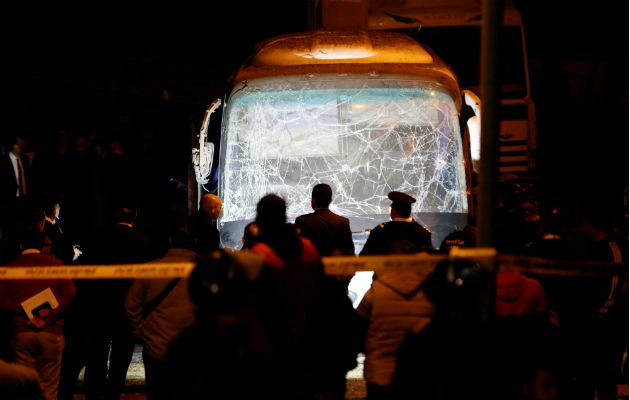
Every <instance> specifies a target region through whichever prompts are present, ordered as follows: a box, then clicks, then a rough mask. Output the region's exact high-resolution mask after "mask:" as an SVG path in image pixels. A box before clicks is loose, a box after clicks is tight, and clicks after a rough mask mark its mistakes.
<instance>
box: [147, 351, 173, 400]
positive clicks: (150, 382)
mask: <svg viewBox="0 0 630 400" xmlns="http://www.w3.org/2000/svg"><path fill="white" fill-rule="evenodd" d="M142 362H143V363H144V374H145V382H146V392H147V400H162V399H164V400H165V399H170V398H171V380H172V376H171V374H169V373H168V370H167V364H166V361H164V360H158V359H156V358H153V357H151V356H150V355H148V354H147V352H146V351H144V350H143V351H142Z"/></svg>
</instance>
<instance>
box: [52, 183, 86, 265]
mask: <svg viewBox="0 0 630 400" xmlns="http://www.w3.org/2000/svg"><path fill="white" fill-rule="evenodd" d="M60 202H61V200H60V199H59V197H58V196H57V195H55V194H52V193H49V194H48V195H46V196H45V197H44V200H43V209H44V213H45V214H46V222H45V223H44V234H45V235H46V236H48V238H49V239H50V240H51V242H52V254H53V255H54V256H55V257H57V258H58V259H60V260H61V261H63V263H64V264H66V265H70V264H72V263H73V262H74V261H76V260H77V258H78V257H79V256H80V255H81V251H80V250H79V249H78V248H77V247H75V246H74V245H73V244H72V242H71V241H70V240H69V239H68V238H67V237H66V235H65V233H64V231H63V229H61V226H60V224H59V217H60V213H61V204H60Z"/></svg>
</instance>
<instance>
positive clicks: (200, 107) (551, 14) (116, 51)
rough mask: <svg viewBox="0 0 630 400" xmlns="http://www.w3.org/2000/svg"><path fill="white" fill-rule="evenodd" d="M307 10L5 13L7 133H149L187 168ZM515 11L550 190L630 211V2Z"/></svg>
mask: <svg viewBox="0 0 630 400" xmlns="http://www.w3.org/2000/svg"><path fill="white" fill-rule="evenodd" d="M549 3H552V4H553V8H551V9H550V8H549ZM307 4H308V3H307V1H297V0H295V1H290V0H284V1H276V2H266V3H263V2H256V3H255V5H253V6H252V5H250V4H249V3H248V2H232V3H227V4H224V5H222V6H218V7H212V6H210V5H204V6H201V7H199V6H194V7H193V6H189V7H185V6H182V5H178V6H176V7H174V8H173V7H165V8H156V6H155V5H152V6H151V7H146V8H144V7H139V6H135V7H130V6H128V5H125V6H118V5H114V4H111V3H107V4H102V5H100V6H98V5H90V6H85V7H84V8H69V7H68V8H63V7H60V6H54V7H52V6H47V7H46V8H37V7H34V6H33V7H31V6H30V5H11V6H2V7H3V12H2V17H1V18H2V20H1V21H0V25H2V28H1V29H2V31H1V34H2V37H3V41H2V42H3V50H2V51H3V57H2V60H3V61H2V63H3V66H2V68H3V81H4V83H3V85H2V86H3V89H4V90H3V95H2V96H1V98H2V103H1V105H2V115H3V118H2V120H3V125H4V126H3V128H4V129H2V130H3V135H7V134H11V133H15V132H16V131H19V132H21V133H24V132H26V133H28V134H32V135H35V136H38V137H41V136H46V135H48V134H50V133H51V132H53V131H54V130H55V129H59V128H61V127H63V128H66V129H68V130H70V131H71V132H73V133H76V134H80V133H87V132H88V131H90V130H99V131H101V132H104V133H107V134H113V133H114V132H116V131H117V130H120V129H122V128H121V125H127V128H128V127H129V125H131V126H133V127H142V126H152V127H154V128H156V129H157V130H158V131H159V134H160V135H161V136H162V137H163V138H165V140H167V141H171V142H172V143H173V147H172V150H173V151H174V152H176V153H178V154H176V155H173V157H172V159H173V160H175V161H174V162H176V163H178V164H182V163H183V164H184V165H185V164H186V162H187V160H188V159H189V154H190V149H189V148H187V147H186V146H187V141H188V140H189V138H190V135H191V126H193V127H194V126H195V125H198V124H199V123H200V122H201V119H202V118H203V113H204V110H205V108H206V107H207V105H208V104H210V102H211V101H212V99H213V98H215V97H219V98H223V95H224V92H225V89H226V86H225V85H226V82H227V79H228V77H229V75H230V73H231V72H232V71H234V70H235V69H236V68H238V66H239V65H240V63H241V62H242V61H243V60H244V58H245V57H246V56H247V55H248V54H250V53H251V52H252V50H253V48H254V44H255V43H256V42H257V41H259V40H261V39H264V38H267V37H271V36H275V35H278V34H283V33H290V32H297V31H304V30H306V29H307V22H308V18H307ZM516 4H517V6H518V7H519V8H520V9H521V11H522V14H523V18H524V22H525V29H526V34H527V36H528V46H529V47H528V51H529V58H530V70H531V74H532V75H531V79H532V96H533V98H534V101H535V102H536V105H537V114H538V130H539V136H538V151H539V154H538V156H539V164H538V165H539V168H540V169H541V170H542V171H544V174H541V176H542V178H541V186H540V187H541V191H542V192H544V193H547V194H548V193H550V192H552V191H553V192H554V194H556V193H557V194H559V195H560V196H561V197H562V196H564V197H569V198H572V199H575V198H582V199H584V201H587V202H596V203H603V204H606V203H610V202H612V203H614V204H615V205H619V204H622V202H623V192H624V189H625V188H626V187H627V183H628V4H626V2H600V3H595V4H597V5H596V6H593V5H590V6H587V5H586V4H584V3H583V2H569V1H565V0H563V1H554V2H548V1H543V0H529V1H528V0H523V1H517V3H516ZM217 115H218V114H217ZM217 118H218V117H217ZM123 128H124V127H123ZM184 138H185V139H186V140H184ZM178 168H179V167H178ZM173 173H174V174H180V173H181V171H180V170H178V171H175V172H173ZM184 173H185V171H184ZM547 197H550V198H551V197H554V196H547Z"/></svg>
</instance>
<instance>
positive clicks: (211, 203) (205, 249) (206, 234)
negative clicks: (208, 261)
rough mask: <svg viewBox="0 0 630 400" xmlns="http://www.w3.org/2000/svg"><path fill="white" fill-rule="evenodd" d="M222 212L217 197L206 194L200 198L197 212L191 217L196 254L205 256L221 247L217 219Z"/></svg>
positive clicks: (219, 200)
mask: <svg viewBox="0 0 630 400" xmlns="http://www.w3.org/2000/svg"><path fill="white" fill-rule="evenodd" d="M222 212H223V208H222V204H221V199H220V198H219V197H218V196H217V195H214V194H211V193H206V194H204V195H203V196H202V197H201V201H200V202H199V210H197V212H195V213H194V214H193V215H192V218H193V221H194V222H195V228H196V230H197V245H196V251H197V253H199V254H201V255H206V254H209V253H210V252H211V251H213V250H217V249H219V248H220V247H221V238H220V236H219V230H218V229H217V219H219V217H220V216H221V213H222Z"/></svg>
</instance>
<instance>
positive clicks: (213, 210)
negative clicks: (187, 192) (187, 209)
mask: <svg viewBox="0 0 630 400" xmlns="http://www.w3.org/2000/svg"><path fill="white" fill-rule="evenodd" d="M199 208H201V209H202V210H204V211H205V212H207V213H208V214H210V216H211V217H212V219H218V218H219V216H221V213H222V212H223V209H222V208H221V199H220V198H219V197H218V196H215V195H213V194H210V193H207V194H204V195H203V197H201V204H200V205H199Z"/></svg>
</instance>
